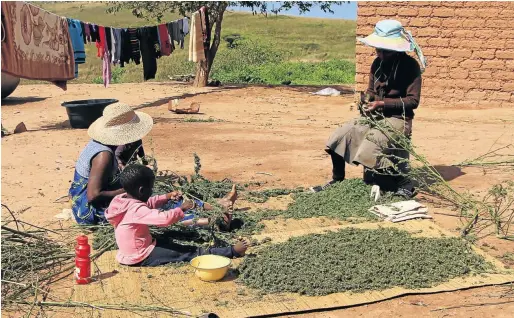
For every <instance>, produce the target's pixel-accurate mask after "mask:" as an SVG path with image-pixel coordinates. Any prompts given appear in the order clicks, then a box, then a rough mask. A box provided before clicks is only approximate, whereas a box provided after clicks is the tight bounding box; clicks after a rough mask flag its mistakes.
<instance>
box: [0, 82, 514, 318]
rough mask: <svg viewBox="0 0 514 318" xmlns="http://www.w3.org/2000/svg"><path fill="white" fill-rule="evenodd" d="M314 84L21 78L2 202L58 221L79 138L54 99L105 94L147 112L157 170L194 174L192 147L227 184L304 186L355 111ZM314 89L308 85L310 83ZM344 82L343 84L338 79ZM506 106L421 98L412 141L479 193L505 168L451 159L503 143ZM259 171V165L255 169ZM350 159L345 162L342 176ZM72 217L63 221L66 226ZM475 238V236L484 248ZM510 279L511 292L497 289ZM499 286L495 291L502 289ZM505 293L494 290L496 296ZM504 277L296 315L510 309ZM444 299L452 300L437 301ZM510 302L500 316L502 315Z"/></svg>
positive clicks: (320, 177)
mask: <svg viewBox="0 0 514 318" xmlns="http://www.w3.org/2000/svg"><path fill="white" fill-rule="evenodd" d="M315 89H316V88H308V87H302V88H293V87H291V88H272V87H225V88H205V89H194V88H192V87H190V86H186V85H180V84H169V83H144V84H117V85H112V86H111V87H110V88H108V89H105V88H102V87H99V86H98V85H69V86H68V91H66V92H64V91H62V90H60V89H59V88H57V87H55V86H52V85H26V86H20V87H19V88H18V89H17V90H16V91H15V92H14V93H13V95H12V96H11V97H10V98H8V99H7V100H4V101H2V109H1V111H2V125H3V126H4V127H5V128H6V129H8V130H10V131H12V130H13V129H14V127H15V126H16V125H17V124H18V123H19V122H22V121H23V122H24V123H25V124H26V126H27V128H28V129H29V132H26V133H22V134H17V135H10V136H7V137H5V138H2V183H1V185H2V188H1V189H2V203H3V204H6V205H7V206H9V207H10V208H11V210H14V211H23V210H25V211H24V212H23V213H20V214H19V215H17V216H18V217H19V218H20V219H24V220H26V221H29V222H31V223H35V224H40V225H48V224H52V226H57V225H58V222H57V221H56V219H55V218H54V215H56V214H58V213H59V212H60V211H61V210H62V209H63V208H67V207H68V206H67V204H66V203H59V202H55V201H56V199H58V198H60V197H62V196H65V195H66V194H67V191H68V188H69V185H70V182H71V179H72V176H73V169H74V163H75V160H76V159H77V157H78V155H79V153H80V151H81V150H82V148H83V147H84V145H85V144H86V143H87V141H88V136H87V133H86V131H85V130H75V129H70V126H69V123H68V121H67V115H66V110H65V109H64V108H63V107H61V106H60V104H61V103H62V102H64V101H71V100H79V99H91V98H116V99H119V100H120V101H122V102H125V103H127V104H129V105H132V106H138V107H140V108H141V110H142V111H144V112H147V113H148V114H150V115H151V116H152V117H153V118H154V122H155V125H154V128H153V130H152V131H151V133H150V134H149V136H148V137H146V138H145V140H144V143H145V149H146V151H147V152H148V153H152V152H153V155H154V156H155V157H156V158H157V160H158V165H159V169H169V170H173V171H176V172H178V173H180V174H191V173H192V172H193V165H194V163H193V153H194V152H196V153H197V154H198V155H199V156H200V158H201V159H202V174H204V175H205V176H206V177H208V178H212V179H223V178H230V179H232V180H234V181H236V182H246V181H261V182H266V184H265V186H264V187H297V186H304V187H306V186H311V185H315V184H319V183H322V182H324V181H326V180H327V179H328V178H329V176H330V168H331V163H330V159H329V157H328V156H327V155H326V154H325V152H324V151H323V148H324V143H325V141H326V139H327V138H328V136H329V135H330V133H331V132H332V131H333V130H334V128H335V127H337V125H338V124H340V123H343V122H345V121H347V120H348V119H350V118H352V117H354V116H356V111H355V110H353V111H352V110H350V107H349V103H350V102H351V101H352V98H353V97H352V95H350V94H349V95H344V96H341V97H320V96H314V95H311V94H309V92H313V91H314V90H315ZM317 89H319V88H317ZM345 90H347V91H348V92H351V89H349V88H346V89H345ZM173 98H179V99H180V105H181V106H188V105H189V103H191V102H193V101H194V102H199V103H201V113H202V114H200V115H194V118H202V119H208V118H210V117H212V118H214V119H216V120H219V121H216V122H190V121H188V120H184V119H185V118H191V117H193V115H176V114H174V113H171V112H169V111H168V110H167V102H168V101H169V100H171V99H173ZM513 123H514V109H501V108H487V109H476V108H475V109H457V108H455V107H452V106H451V105H438V107H426V106H425V107H420V109H419V110H418V111H417V112H416V118H415V120H414V126H413V131H414V132H413V142H414V143H415V144H416V145H417V147H418V149H419V151H420V152H421V153H423V154H425V155H426V157H427V159H428V160H429V161H430V162H431V163H432V164H433V165H434V166H435V167H436V168H437V169H438V170H439V171H440V172H441V174H442V175H443V176H444V177H445V178H446V179H447V180H448V181H450V183H451V184H452V185H453V186H454V187H455V188H456V189H457V190H459V191H470V192H472V193H475V194H483V193H484V192H485V191H486V190H487V189H488V188H489V187H490V186H492V185H493V184H495V183H497V182H499V181H502V180H512V179H513V178H514V171H513V170H512V169H511V170H507V171H484V170H483V169H480V168H465V169H462V170H461V169H459V168H457V167H453V166H452V165H453V164H456V163H459V162H462V161H463V160H465V159H469V158H475V157H477V156H479V155H481V154H484V153H486V152H487V151H488V150H489V149H490V147H491V146H493V145H495V147H501V146H504V145H507V144H510V143H512V142H513V141H514V129H512V125H513ZM263 173H265V174H263ZM361 173H362V170H361V168H357V167H350V168H349V169H348V177H359V176H360V175H361ZM430 211H431V213H432V215H433V216H434V221H435V222H436V223H438V224H439V225H441V226H443V227H444V228H446V229H449V230H452V231H458V229H459V227H460V226H461V222H460V220H459V218H457V217H454V216H448V215H442V214H439V213H445V214H451V213H452V212H451V211H445V210H443V209H441V208H435V207H431V209H430ZM72 224H73V222H72V221H65V222H62V226H65V227H66V226H71V225H72ZM484 244H485V245H486V246H487V245H489V246H494V248H493V249H491V248H489V249H488V252H489V253H491V254H492V255H494V256H501V255H503V254H504V253H506V252H513V251H514V244H513V243H511V242H505V241H501V240H498V239H496V238H494V237H489V238H487V239H484V240H481V241H479V242H478V245H479V246H484ZM484 248H485V246H484ZM509 288H510V293H508V291H509ZM505 295H506V296H505ZM501 296H504V297H501ZM513 302H514V294H513V293H512V286H508V287H505V286H502V287H487V288H478V289H472V290H467V291H459V292H453V293H442V294H435V295H416V296H406V297H401V298H397V299H393V300H389V301H384V302H380V303H376V304H372V305H368V306H360V307H355V308H348V309H341V310H335V311H330V312H323V313H316V314H312V313H311V314H307V315H305V316H306V317H307V316H308V317H347V316H350V317H353V316H359V317H377V316H380V317H412V316H423V317H479V316H487V317H511V316H512V313H513V312H514V303H513ZM444 307H458V308H454V309H445V310H439V309H441V308H444ZM509 312H510V314H509Z"/></svg>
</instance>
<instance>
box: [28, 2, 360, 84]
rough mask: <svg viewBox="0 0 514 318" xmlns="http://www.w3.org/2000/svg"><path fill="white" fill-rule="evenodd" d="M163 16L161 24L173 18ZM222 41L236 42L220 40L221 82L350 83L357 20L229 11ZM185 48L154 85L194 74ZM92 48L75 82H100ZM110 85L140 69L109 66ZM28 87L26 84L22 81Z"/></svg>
mask: <svg viewBox="0 0 514 318" xmlns="http://www.w3.org/2000/svg"><path fill="white" fill-rule="evenodd" d="M36 5H38V6H40V7H42V8H44V9H46V10H48V11H50V12H53V13H55V14H59V15H63V16H66V17H72V18H77V19H80V20H82V21H87V22H92V23H97V24H100V25H107V26H113V27H129V26H131V27H137V26H144V25H155V24H157V23H156V21H146V20H143V19H138V18H136V17H134V16H133V15H132V13H131V12H129V11H128V10H125V11H123V12H119V13H118V14H116V15H111V14H107V13H106V12H105V9H106V4H105V3H100V2H64V3H63V2H60V3H59V2H38V3H36ZM177 18H178V16H177V15H173V14H167V15H166V19H165V21H166V22H168V21H172V20H175V19H177ZM222 37H223V38H224V39H225V38H227V37H232V38H236V39H237V40H236V42H235V43H236V44H237V45H236V46H235V48H229V47H228V42H226V41H223V43H222V44H221V46H220V50H219V52H218V55H217V57H216V59H215V61H214V66H213V72H212V74H211V77H212V78H213V79H219V80H221V81H222V82H224V83H228V82H232V83H267V84H280V83H282V82H288V81H290V82H291V83H292V84H312V85H315V84H343V83H353V80H354V74H355V65H354V58H355V21H348V20H339V19H319V18H303V17H291V16H285V15H279V16H268V17H264V16H262V15H252V14H247V13H240V12H227V13H226V15H225V20H224V21H223V29H222ZM188 43H189V37H187V38H186V43H185V45H186V49H184V50H181V49H178V50H176V51H175V52H174V53H173V54H172V55H171V56H169V57H162V58H160V59H159V60H158V68H157V74H156V79H155V81H166V80H169V76H176V75H186V74H193V73H194V70H195V64H194V63H191V62H188V61H187V57H188V52H187V45H188ZM96 50H97V49H96V46H95V45H94V44H87V45H86V55H87V59H86V64H82V65H79V78H78V79H76V80H74V81H72V82H73V83H94V82H96V83H101V74H102V66H101V65H102V64H101V60H100V58H98V57H96ZM112 70H113V82H142V81H143V67H142V65H134V64H133V63H132V64H129V65H128V66H126V67H125V68H119V67H113V69H112ZM24 82H28V81H24Z"/></svg>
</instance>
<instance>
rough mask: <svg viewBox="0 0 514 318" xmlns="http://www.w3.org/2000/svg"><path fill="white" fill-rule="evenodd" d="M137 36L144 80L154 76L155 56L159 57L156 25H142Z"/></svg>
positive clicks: (155, 67) (155, 68) (155, 71)
mask: <svg viewBox="0 0 514 318" xmlns="http://www.w3.org/2000/svg"><path fill="white" fill-rule="evenodd" d="M138 38H139V42H140V48H141V57H142V58H143V75H144V79H145V81H147V80H149V79H152V78H155V73H157V58H158V57H160V51H159V50H158V47H159V39H158V35H157V27H156V26H153V27H142V28H139V29H138Z"/></svg>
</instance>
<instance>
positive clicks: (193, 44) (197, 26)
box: [189, 11, 205, 62]
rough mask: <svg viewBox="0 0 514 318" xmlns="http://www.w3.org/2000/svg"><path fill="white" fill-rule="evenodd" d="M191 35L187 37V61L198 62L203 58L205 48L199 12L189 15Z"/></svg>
mask: <svg viewBox="0 0 514 318" xmlns="http://www.w3.org/2000/svg"><path fill="white" fill-rule="evenodd" d="M190 31H191V32H190V33H191V36H190V37H189V61H191V62H200V61H203V60H205V50H204V47H203V45H204V42H203V34H202V22H201V16H200V12H198V11H197V12H194V13H193V14H192V15H191V30H190Z"/></svg>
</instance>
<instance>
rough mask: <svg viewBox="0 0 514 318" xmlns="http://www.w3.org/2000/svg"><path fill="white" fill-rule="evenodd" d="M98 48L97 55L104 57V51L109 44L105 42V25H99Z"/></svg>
mask: <svg viewBox="0 0 514 318" xmlns="http://www.w3.org/2000/svg"><path fill="white" fill-rule="evenodd" d="M96 48H97V49H98V53H97V56H98V57H100V58H103V57H104V52H105V51H106V50H107V44H106V43H105V28H104V27H103V26H98V38H97V41H96Z"/></svg>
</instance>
